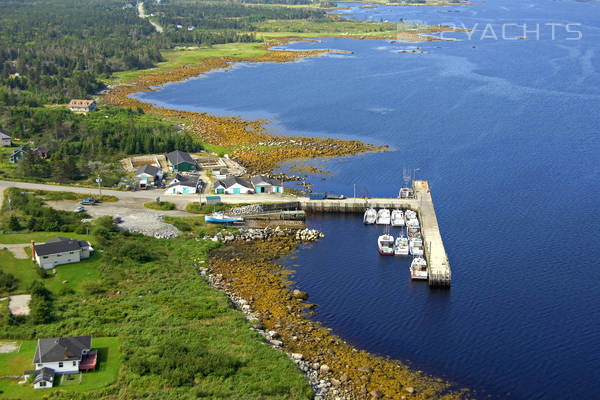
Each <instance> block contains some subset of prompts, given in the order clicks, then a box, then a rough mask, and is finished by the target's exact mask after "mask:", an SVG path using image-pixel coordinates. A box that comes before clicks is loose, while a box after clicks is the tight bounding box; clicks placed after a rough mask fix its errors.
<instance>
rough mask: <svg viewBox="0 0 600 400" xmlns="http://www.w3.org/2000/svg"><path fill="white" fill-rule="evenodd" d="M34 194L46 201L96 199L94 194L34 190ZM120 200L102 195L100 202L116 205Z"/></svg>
mask: <svg viewBox="0 0 600 400" xmlns="http://www.w3.org/2000/svg"><path fill="white" fill-rule="evenodd" d="M32 193H34V194H35V195H37V196H40V197H41V198H43V199H44V200H48V201H60V200H73V201H79V200H83V199H85V198H86V197H90V196H91V197H96V195H94V194H91V193H90V194H86V193H75V192H65V191H56V192H55V191H51V190H34V191H33V192H32ZM118 200H119V199H118V198H117V197H116V196H112V195H104V194H103V195H102V197H101V198H100V201H102V202H105V203H114V202H116V201H118Z"/></svg>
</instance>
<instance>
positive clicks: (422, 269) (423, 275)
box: [410, 257, 428, 280]
mask: <svg viewBox="0 0 600 400" xmlns="http://www.w3.org/2000/svg"><path fill="white" fill-rule="evenodd" d="M427 278H428V274H427V261H425V259H424V258H423V257H415V258H413V260H412V262H411V263H410V279H420V280H426V279H427Z"/></svg>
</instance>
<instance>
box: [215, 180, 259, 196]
mask: <svg viewBox="0 0 600 400" xmlns="http://www.w3.org/2000/svg"><path fill="white" fill-rule="evenodd" d="M213 190H214V191H215V193H217V194H223V193H226V194H249V193H254V187H253V186H252V183H250V182H249V181H248V180H246V179H243V178H238V177H237V176H230V177H228V178H225V179H222V180H218V181H215V183H214V186H213Z"/></svg>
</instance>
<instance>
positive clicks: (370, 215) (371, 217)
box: [363, 208, 377, 225]
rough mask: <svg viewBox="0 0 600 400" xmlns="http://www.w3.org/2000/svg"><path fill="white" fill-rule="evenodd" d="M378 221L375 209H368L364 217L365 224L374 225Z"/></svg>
mask: <svg viewBox="0 0 600 400" xmlns="http://www.w3.org/2000/svg"><path fill="white" fill-rule="evenodd" d="M376 221H377V211H376V210H375V209H374V208H367V211H365V215H364V216H363V223H364V224H366V225H372V224H374V223H375V222H376Z"/></svg>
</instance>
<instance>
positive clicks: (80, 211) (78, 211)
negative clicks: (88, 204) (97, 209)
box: [73, 206, 85, 213]
mask: <svg viewBox="0 0 600 400" xmlns="http://www.w3.org/2000/svg"><path fill="white" fill-rule="evenodd" d="M73 212H76V213H82V212H85V208H84V207H81V206H79V207H77V208H76V209H74V210H73Z"/></svg>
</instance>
